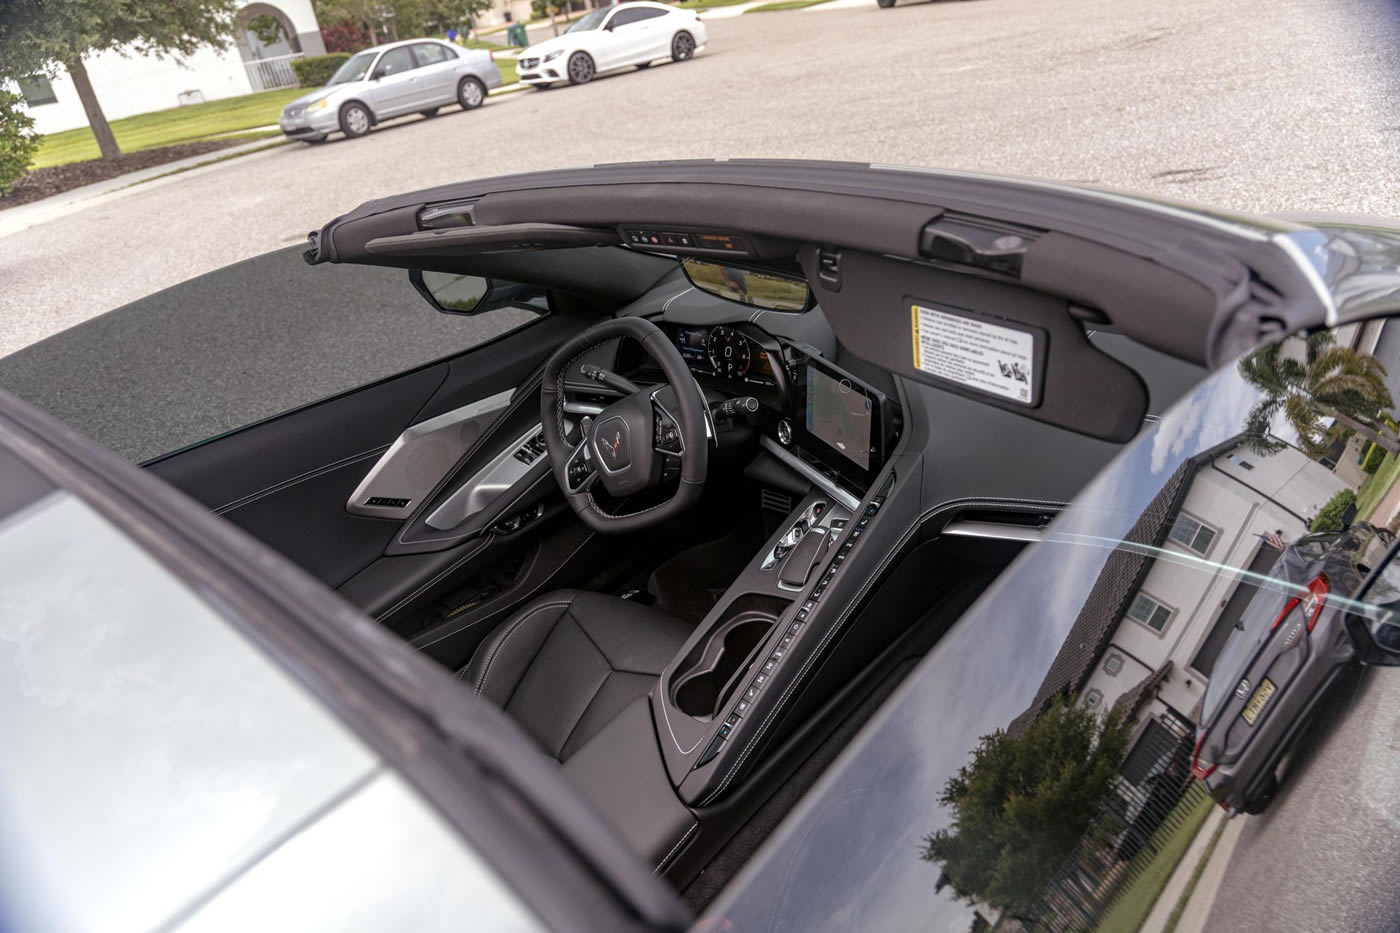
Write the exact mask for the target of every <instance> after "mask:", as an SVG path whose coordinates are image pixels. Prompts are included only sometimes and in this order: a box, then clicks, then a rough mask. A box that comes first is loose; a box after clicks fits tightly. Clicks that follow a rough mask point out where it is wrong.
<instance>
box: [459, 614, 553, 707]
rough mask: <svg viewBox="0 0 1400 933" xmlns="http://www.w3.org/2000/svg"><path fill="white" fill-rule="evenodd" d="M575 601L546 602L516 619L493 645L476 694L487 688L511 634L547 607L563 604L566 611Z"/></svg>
mask: <svg viewBox="0 0 1400 933" xmlns="http://www.w3.org/2000/svg"><path fill="white" fill-rule="evenodd" d="M573 602H574V601H573V600H572V599H566V600H564V601H563V602H557V603H544V604H542V605H539V606H536V607H535V608H534V609H531V610H530V611H529V612H527V613H525V614H524V615H523V616H521V617H520V618H518V619H516V620H515V624H514V625H512V626H511V627H510V629H509V630H507V631H506V633H505V634H504V635H502V636H501V638H500V641H498V642H496V644H494V645H493V646H492V647H491V656H490V657H488V658H487V659H486V669H485V670H483V671H482V672H481V680H479V681H477V684H476V693H475V694H474V696H478V697H479V696H481V691H483V690H485V689H486V679H487V678H488V677H490V676H491V665H492V664H495V663H496V655H498V654H500V652H501V649H502V648H504V647H505V645H506V642H507V641H508V640H509V639H510V636H512V635H514V634H515V633H516V632H517V631H519V629H520V626H522V625H524V624H525V623H526V622H527V621H529V620H530V619H533V618H534V617H535V616H537V615H539V614H540V613H541V612H544V611H545V610H546V609H557V608H559V607H561V606H562V607H563V608H564V610H565V611H568V608H569V606H571V605H573ZM560 615H563V613H562V612H561V613H560ZM469 666H470V665H469Z"/></svg>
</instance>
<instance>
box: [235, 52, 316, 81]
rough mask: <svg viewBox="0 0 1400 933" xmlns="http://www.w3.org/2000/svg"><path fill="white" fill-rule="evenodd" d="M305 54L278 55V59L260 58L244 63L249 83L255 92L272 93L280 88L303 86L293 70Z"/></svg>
mask: <svg viewBox="0 0 1400 933" xmlns="http://www.w3.org/2000/svg"><path fill="white" fill-rule="evenodd" d="M302 55H303V53H301V52H293V53H292V54H291V55H278V56H277V57H276V58H259V59H257V60H255V61H250V62H244V63H243V67H244V68H245V69H247V71H248V83H249V84H251V85H252V86H253V90H255V91H270V90H273V89H274V88H279V87H296V86H298V85H299V84H301V82H300V81H298V80H297V73H296V72H295V71H293V70H292V62H294V61H295V60H297V59H298V58H301V57H302Z"/></svg>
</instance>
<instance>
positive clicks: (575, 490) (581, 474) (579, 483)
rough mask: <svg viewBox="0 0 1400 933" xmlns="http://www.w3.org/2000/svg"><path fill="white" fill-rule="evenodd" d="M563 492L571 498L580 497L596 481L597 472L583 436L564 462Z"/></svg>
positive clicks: (585, 438)
mask: <svg viewBox="0 0 1400 933" xmlns="http://www.w3.org/2000/svg"><path fill="white" fill-rule="evenodd" d="M564 476H565V483H566V489H565V492H567V493H569V495H571V496H577V495H581V494H583V493H585V492H587V491H588V488H589V487H590V486H592V485H593V484H594V483H595V482H597V481H598V470H597V469H596V468H595V467H594V465H593V456H592V454H590V453H589V450H588V437H587V435H585V436H584V439H583V440H582V441H579V443H578V446H577V447H575V448H574V449H573V452H572V453H570V454H569V458H568V459H567V460H566V461H564Z"/></svg>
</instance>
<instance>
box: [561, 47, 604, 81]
mask: <svg viewBox="0 0 1400 933" xmlns="http://www.w3.org/2000/svg"><path fill="white" fill-rule="evenodd" d="M565 71H567V72H568V75H569V83H570V84H587V83H588V82H589V81H592V80H593V76H594V75H596V74H597V73H598V68H597V66H596V65H594V64H593V56H591V55H589V54H588V53H587V52H575V53H574V54H572V55H570V56H569V67H568V68H566V69H565Z"/></svg>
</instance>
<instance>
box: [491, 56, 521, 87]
mask: <svg viewBox="0 0 1400 933" xmlns="http://www.w3.org/2000/svg"><path fill="white" fill-rule="evenodd" d="M496 67H497V68H499V69H501V87H505V86H506V85H507V84H514V83H515V82H516V81H518V80H520V79H519V78H518V77H517V76H516V70H515V59H513V58H498V59H496Z"/></svg>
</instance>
